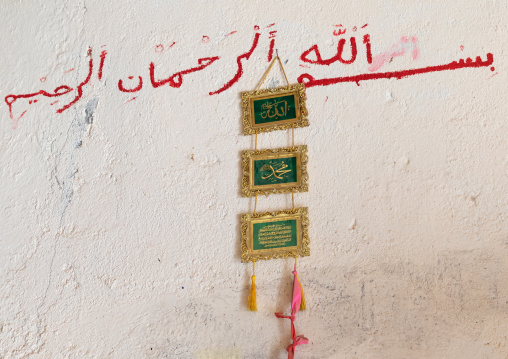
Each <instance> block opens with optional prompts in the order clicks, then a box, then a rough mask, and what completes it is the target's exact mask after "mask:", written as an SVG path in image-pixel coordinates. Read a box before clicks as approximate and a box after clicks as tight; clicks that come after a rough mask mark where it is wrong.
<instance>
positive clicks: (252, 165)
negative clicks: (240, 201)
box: [242, 145, 309, 197]
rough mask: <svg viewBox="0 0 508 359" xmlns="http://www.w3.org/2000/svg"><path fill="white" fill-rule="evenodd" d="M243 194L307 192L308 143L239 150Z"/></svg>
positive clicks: (249, 195) (247, 195)
mask: <svg viewBox="0 0 508 359" xmlns="http://www.w3.org/2000/svg"><path fill="white" fill-rule="evenodd" d="M242 158H243V160H242V170H243V177H242V196H244V197H251V196H256V195H263V194H264V195H268V194H271V193H288V192H289V193H291V192H307V191H308V189H309V185H308V179H309V175H308V173H307V162H308V156H307V146H305V145H301V146H295V147H288V148H273V149H265V150H259V151H258V150H254V151H252V150H249V151H243V152H242Z"/></svg>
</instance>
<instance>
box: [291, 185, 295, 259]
mask: <svg viewBox="0 0 508 359" xmlns="http://www.w3.org/2000/svg"><path fill="white" fill-rule="evenodd" d="M291 198H292V199H293V212H294V211H295V189H294V188H291ZM295 260H296V257H295Z"/></svg>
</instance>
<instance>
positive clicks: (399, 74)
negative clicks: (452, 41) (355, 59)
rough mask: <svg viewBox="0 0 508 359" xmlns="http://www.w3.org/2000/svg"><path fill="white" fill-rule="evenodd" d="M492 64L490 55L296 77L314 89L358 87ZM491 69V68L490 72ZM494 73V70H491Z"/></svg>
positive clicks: (492, 57)
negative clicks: (404, 67) (340, 74)
mask: <svg viewBox="0 0 508 359" xmlns="http://www.w3.org/2000/svg"><path fill="white" fill-rule="evenodd" d="M493 62H494V55H492V54H491V53H488V54H487V61H482V59H481V57H480V56H478V57H476V61H473V60H472V59H471V58H469V57H468V58H467V59H466V60H465V61H464V60H463V59H461V60H459V61H452V62H450V63H448V64H444V65H437V66H428V67H423V68H418V69H411V70H402V71H392V72H381V73H370V74H361V75H355V76H344V77H333V78H325V79H320V80H316V79H315V78H314V77H312V76H311V75H309V74H302V75H300V76H298V82H301V83H304V84H305V87H314V86H327V85H333V84H337V83H341V82H356V84H357V85H358V86H359V85H360V81H367V80H377V79H389V78H396V79H398V80H400V79H402V78H405V77H408V76H413V75H418V74H425V73H429V72H439V71H447V70H457V69H463V68H468V67H469V68H478V67H488V66H490V65H492V63H493ZM492 69H493V68H491V70H492ZM492 71H494V70H492Z"/></svg>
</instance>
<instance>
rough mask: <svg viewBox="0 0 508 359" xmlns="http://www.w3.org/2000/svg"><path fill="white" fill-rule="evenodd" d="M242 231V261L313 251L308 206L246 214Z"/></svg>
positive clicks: (282, 256)
mask: <svg viewBox="0 0 508 359" xmlns="http://www.w3.org/2000/svg"><path fill="white" fill-rule="evenodd" d="M241 231H242V262H250V261H253V260H255V261H258V260H260V259H274V258H288V257H306V256H309V255H310V249H309V242H310V240H309V234H308V233H309V217H308V209H307V207H301V208H296V209H294V210H286V211H280V212H273V213H269V212H267V213H256V214H251V213H247V214H244V215H242V223H241Z"/></svg>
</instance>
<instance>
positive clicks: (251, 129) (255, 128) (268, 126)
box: [242, 83, 309, 135]
mask: <svg viewBox="0 0 508 359" xmlns="http://www.w3.org/2000/svg"><path fill="white" fill-rule="evenodd" d="M291 93H294V94H295V97H296V101H295V105H296V118H293V119H288V120H282V121H276V122H270V123H265V124H260V125H255V124H254V106H253V101H254V100H259V99H263V98H270V97H276V96H280V95H286V94H291ZM306 98H307V97H306V95H305V85H304V84H300V83H298V84H293V85H288V86H281V87H276V88H272V89H266V90H259V91H247V92H242V107H243V134H244V135H253V134H256V133H260V132H270V131H276V130H285V129H288V128H291V127H292V126H293V125H294V127H306V126H308V125H309V120H308V118H307V107H306V106H305V100H306Z"/></svg>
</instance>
